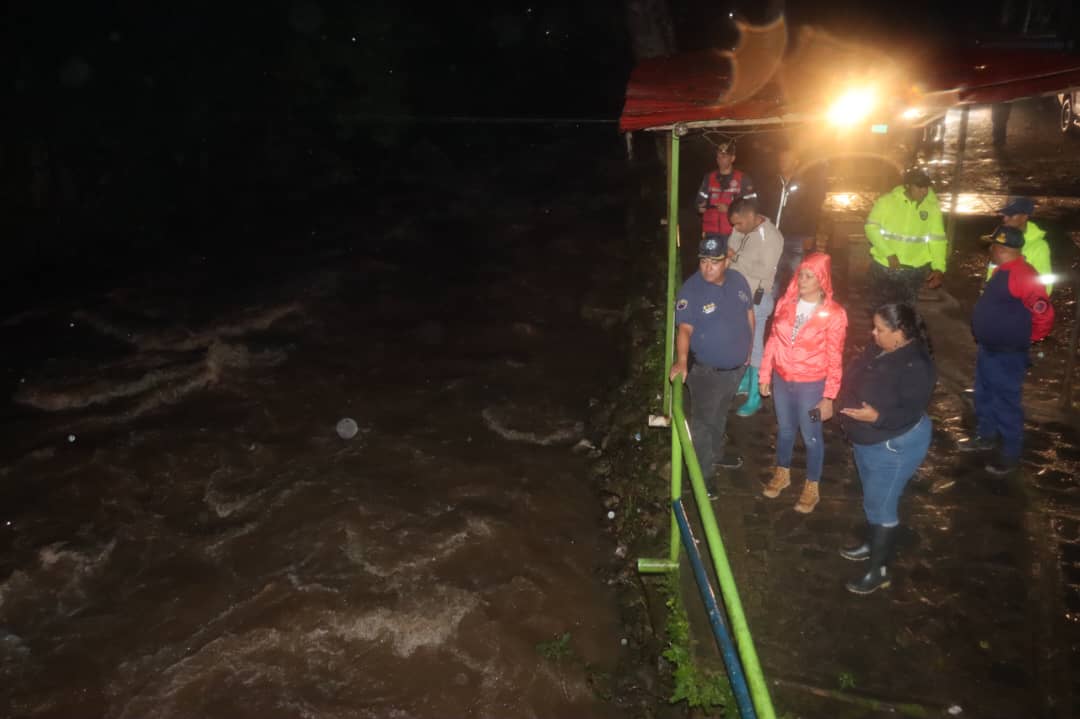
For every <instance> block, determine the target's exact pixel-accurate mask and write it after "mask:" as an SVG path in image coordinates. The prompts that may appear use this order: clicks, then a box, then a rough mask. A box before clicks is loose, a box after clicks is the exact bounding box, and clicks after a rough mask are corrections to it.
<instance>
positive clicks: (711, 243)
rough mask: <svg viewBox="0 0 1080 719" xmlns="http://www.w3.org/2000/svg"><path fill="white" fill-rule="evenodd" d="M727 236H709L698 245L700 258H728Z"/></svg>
mask: <svg viewBox="0 0 1080 719" xmlns="http://www.w3.org/2000/svg"><path fill="white" fill-rule="evenodd" d="M727 238H728V236H727V235H709V236H708V237H706V238H705V239H704V240H702V241H701V244H699V245H698V250H697V256H698V257H727Z"/></svg>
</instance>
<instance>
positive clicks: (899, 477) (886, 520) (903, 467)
mask: <svg viewBox="0 0 1080 719" xmlns="http://www.w3.org/2000/svg"><path fill="white" fill-rule="evenodd" d="M930 434H931V423H930V418H929V417H927V416H926V415H925V414H924V415H923V416H922V418H920V419H919V421H918V423H916V425H915V426H914V427H912V428H911V429H909V430H908V431H907V432H905V433H904V434H902V435H900V436H899V437H893V438H892V439H889V440H886V441H884V442H878V443H877V444H853V445H852V447H854V449H855V466H856V467H857V468H858V470H859V480H860V481H861V482H862V487H863V511H865V512H866V519H867V521H868V522H870V524H880V525H882V526H885V527H895V526H896V525H897V524H899V523H900V519H899V517H897V514H896V510H897V507H898V506H899V505H900V495H901V494H902V493H903V491H904V487H906V486H907V483H908V482H909V481H910V480H911V478H912V477H914V476H915V471H916V470H917V469H918V468H919V465H920V464H922V462H923V460H924V459H926V453H927V451H928V450H929V449H930Z"/></svg>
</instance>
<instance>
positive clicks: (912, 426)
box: [838, 304, 937, 594]
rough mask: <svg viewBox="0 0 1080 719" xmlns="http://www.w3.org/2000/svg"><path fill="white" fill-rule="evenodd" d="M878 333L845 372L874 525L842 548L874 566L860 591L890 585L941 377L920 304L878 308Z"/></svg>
mask: <svg viewBox="0 0 1080 719" xmlns="http://www.w3.org/2000/svg"><path fill="white" fill-rule="evenodd" d="M873 337H874V344H872V345H870V346H869V347H867V348H866V351H864V352H863V353H862V355H860V356H859V357H857V358H856V359H855V360H853V361H852V362H851V364H850V365H849V366H848V368H847V369H846V370H845V371H844V383H843V385H842V387H841V389H840V396H839V397H838V404H839V406H840V408H841V409H840V425H841V427H843V429H844V432H845V434H847V437H848V439H849V440H850V441H851V444H852V447H853V449H854V453H855V466H856V467H857V468H858V471H859V480H860V481H861V482H862V487H863V511H864V512H865V513H866V520H867V522H868V523H869V525H870V531H869V535H868V536H867V538H866V541H865V542H863V543H862V544H860V545H859V546H856V547H850V548H846V549H843V550H842V551H841V552H840V554H841V556H843V557H844V558H845V559H850V560H852V561H865V560H870V567H869V570H868V571H867V572H866V573H865V574H864V575H862V576H861V577H859V578H858V579H855V580H853V581H850V582H848V583H847V585H846V586H847V589H848V591H850V592H854V593H855V594H869V593H871V592H873V591H875V590H876V589H879V588H882V587H887V586H889V584H890V578H889V569H888V563H889V559H890V555H891V553H892V549H893V545H894V543H895V540H896V528H897V526H898V525H899V523H900V520H899V518H898V516H897V507H898V506H899V504H900V495H901V493H903V491H904V487H906V486H907V483H908V482H909V481H910V480H911V478H912V477H913V476H915V471H916V470H917V469H918V468H919V465H920V464H922V461H923V459H925V458H926V453H927V451H928V450H929V448H930V434H931V426H930V418H929V417H928V416H927V414H926V408H927V406H929V404H930V395H931V394H932V393H933V391H934V383H935V382H936V381H937V370H936V369H935V367H934V360H933V350H932V348H931V346H930V338H929V337H927V334H926V323H925V322H923V319H922V317H920V316H919V314H918V313H917V312H916V311H915V309H914V308H913V307H911V306H910V305H906V304H887V305H882V306H881V307H879V308H878V309H877V311H876V312H875V313H874V330H873Z"/></svg>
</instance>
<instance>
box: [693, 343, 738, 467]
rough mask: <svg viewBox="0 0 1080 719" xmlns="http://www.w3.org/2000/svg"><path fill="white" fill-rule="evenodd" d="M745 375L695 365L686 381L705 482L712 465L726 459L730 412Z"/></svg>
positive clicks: (731, 370)
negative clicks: (726, 436)
mask: <svg viewBox="0 0 1080 719" xmlns="http://www.w3.org/2000/svg"><path fill="white" fill-rule="evenodd" d="M744 372H746V368H745V367H737V368H735V369H730V370H724V369H713V368H711V367H706V366H705V365H702V364H698V363H694V365H693V367H691V369H690V376H689V377H687V378H686V383H687V384H688V385H689V386H690V439H691V440H693V442H694V453H695V454H696V455H697V459H698V464H700V465H701V473H702V474H704V475H705V477H706V479H708V477H709V476H711V474H712V471H713V464H715V463H716V462H718V461H719V460H720V459H721V458H722V457H723V456H724V432H725V430H726V429H727V417H728V412H729V411H730V410H731V403H732V401H733V400H734V399H735V390H736V389H738V388H739V380H741V379H742V376H743V373H744Z"/></svg>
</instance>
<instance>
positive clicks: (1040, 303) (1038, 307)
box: [1031, 300, 1046, 315]
mask: <svg viewBox="0 0 1080 719" xmlns="http://www.w3.org/2000/svg"><path fill="white" fill-rule="evenodd" d="M1031 311H1032V312H1034V313H1035V314H1037V315H1041V314H1042V313H1043V312H1046V300H1035V304H1033V305H1032V306H1031Z"/></svg>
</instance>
